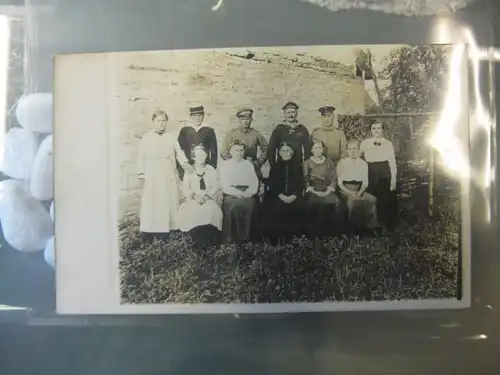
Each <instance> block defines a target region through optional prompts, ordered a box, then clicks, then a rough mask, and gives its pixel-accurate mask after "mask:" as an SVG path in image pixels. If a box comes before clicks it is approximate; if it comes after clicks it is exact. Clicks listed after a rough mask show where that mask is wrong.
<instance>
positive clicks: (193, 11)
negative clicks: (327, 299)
mask: <svg viewBox="0 0 500 375" xmlns="http://www.w3.org/2000/svg"><path fill="white" fill-rule="evenodd" d="M311 3H314V1H310V2H301V1H298V0H297V1H295V0H293V1H292V0H279V1H274V2H272V3H269V2H267V1H265V0H255V1H247V2H243V1H231V0H225V1H222V0H221V1H220V2H219V3H218V4H214V1H208V0H203V1H186V0H184V1H170V2H150V3H148V4H142V3H134V2H133V1H126V2H118V1H115V0H112V1H107V2H97V1H90V2H80V3H77V2H70V1H53V2H51V1H34V0H32V1H27V2H26V3H25V4H24V5H17V6H6V7H1V6H0V28H1V31H0V38H3V39H2V40H1V41H0V49H1V50H0V54H1V56H0V58H2V59H3V60H2V61H3V62H5V64H1V66H2V67H3V68H2V71H0V86H1V90H3V91H2V92H1V93H0V101H3V102H4V103H6V104H5V109H6V110H5V113H2V114H1V117H2V118H3V119H4V120H5V121H4V123H5V126H4V129H3V132H4V133H3V135H2V138H1V142H2V143H1V144H0V147H1V148H2V150H1V151H2V153H3V158H2V173H3V175H2V182H1V187H0V215H1V217H0V219H1V221H2V228H3V237H4V240H3V244H2V245H3V246H2V247H1V248H0V321H2V322H4V321H5V322H8V323H11V324H14V323H19V322H21V323H23V324H26V325H48V326H50V325H64V326H66V325H68V326H72V325H77V326H80V325H83V326H87V325H92V326H93V325H97V326H100V325H120V326H122V325H124V326H161V327H162V328H163V331H162V332H164V333H165V334H164V335H163V336H165V337H161V338H160V337H155V338H152V340H156V341H157V342H158V346H160V347H161V346H163V347H166V346H168V345H169V343H170V342H175V341H177V340H178V338H179V337H187V338H188V341H189V342H192V343H196V342H198V341H201V340H203V341H205V340H207V341H210V342H211V344H210V345H207V346H206V347H204V348H197V350H198V353H197V354H198V355H199V356H200V357H199V358H200V362H203V363H208V361H210V358H211V356H212V355H214V354H215V353H216V352H217V355H221V356H223V357H224V358H226V359H229V362H231V363H233V362H234V361H238V363H245V365H248V366H249V367H252V366H255V367H256V368H260V369H261V370H264V371H268V370H269V371H271V370H272V371H283V370H291V369H293V368H295V369H299V368H300V369H304V370H306V368H307V370H309V371H310V370H313V371H325V370H324V369H325V368H336V369H342V370H343V371H347V372H355V373H358V372H359V373H374V372H375V373H379V372H380V373H390V372H397V373H422V372H424V371H431V370H435V369H436V368H440V369H441V371H442V372H444V373H478V374H479V373H494V372H493V370H494V368H495V366H497V367H496V368H498V356H497V355H496V354H495V352H494V351H495V349H494V346H495V343H497V344H498V342H496V341H495V340H496V338H495V330H496V329H497V328H498V327H497V325H498V323H497V320H498V309H499V308H500V299H499V296H500V293H499V292H500V290H499V288H500V278H499V276H498V275H499V273H498V272H497V268H498V267H497V265H498V264H499V263H498V262H499V261H500V255H499V254H500V253H499V252H498V240H499V239H500V238H499V235H498V233H499V229H500V227H499V220H498V208H499V207H498V205H499V202H498V198H497V197H498V194H499V193H500V191H499V190H498V183H497V181H498V168H497V154H498V149H497V140H498V134H497V132H496V105H497V102H498V99H497V96H496V85H497V79H496V70H497V65H498V63H499V62H500V50H497V49H495V47H494V38H493V36H494V30H495V29H496V28H497V26H498V25H497V24H496V23H495V20H494V15H495V14H497V12H498V4H496V3H494V2H490V1H484V0H476V1H475V2H471V3H472V4H469V5H468V6H466V7H465V8H463V9H460V10H457V11H451V6H444V7H443V8H442V9H447V12H438V14H434V15H433V16H429V15H425V16H423V15H413V16H408V15H405V16H401V15H398V14H388V13H386V12H383V11H380V10H377V9H375V8H376V6H375V5H373V6H372V5H370V7H371V8H372V9H371V10H370V9H349V10H338V11H336V10H335V7H334V6H330V7H320V6H317V5H315V4H311ZM324 3H328V2H322V4H324ZM332 3H333V2H332ZM373 3H375V2H373ZM441 3H444V1H441ZM450 3H453V1H450ZM465 3H466V2H464V4H465ZM370 7H368V8H370ZM382 8H383V10H385V11H387V9H386V8H384V7H382ZM400 11H401V10H399V12H400ZM435 11H436V10H435V9H433V12H435ZM389 13H390V12H389ZM417 13H418V12H417ZM5 35H8V38H5ZM435 43H439V44H443V43H451V44H455V45H460V44H463V45H464V46H466V47H467V51H468V56H469V65H470V69H469V74H470V82H469V90H468V91H469V96H470V109H469V110H470V115H471V116H470V117H471V121H470V139H469V143H470V165H468V166H466V167H467V168H468V169H469V170H470V175H469V178H470V189H471V198H470V202H471V204H470V207H471V208H470V213H471V237H472V238H471V254H470V256H471V273H470V275H471V307H470V308H468V309H463V310H439V311H438V310H434V311H386V312H357V313H352V312H342V313H340V312H336V313H318V314H302V315H279V314H277V315H276V314H265V315H238V314H229V315H220V316H216V317H214V316H200V315H190V316H182V317H180V316H153V315H148V316H144V315H128V316H113V315H107V316H98V315H84V316H68V315H64V316H61V315H58V314H56V313H55V302H56V290H55V275H54V263H55V261H54V255H53V246H54V239H53V236H54V225H53V219H54V206H53V203H52V202H53V181H52V178H47V176H52V174H53V163H52V158H53V156H52V155H53V151H52V135H51V133H52V118H53V116H52V108H53V99H52V92H53V89H54V84H53V57H54V55H59V54H77V53H96V52H118V51H151V50H169V49H197V48H226V47H231V48H232V47H248V46H262V47H264V46H287V45H295V46H296V45H299V46H306V45H345V44H353V45H371V44H406V45H419V44H421V45H424V44H435ZM5 87H6V89H5ZM452 107H453V105H452ZM451 110H452V111H453V109H451ZM451 151H454V152H456V151H457V150H451ZM54 156H55V158H56V159H57V158H58V157H64V156H59V155H57V150H54ZM459 156H460V155H459ZM7 180H12V181H7ZM6 181H7V182H6ZM56 211H57V210H56ZM55 216H56V217H57V212H56V215H55ZM89 235H91V234H89ZM58 251H59V250H58ZM61 251H63V250H61ZM88 273H89V277H92V276H91V275H92V270H88ZM144 332H146V331H144ZM109 334H110V335H114V334H118V333H109ZM144 335H146V334H145V333H144ZM144 340H148V339H147V338H144ZM170 340H171V341H170ZM245 340H250V341H245ZM249 342H251V343H258V344H257V345H256V346H254V345H253V344H252V345H250V344H248V343H249ZM238 344H241V345H238ZM155 345H156V344H155ZM257 346H259V348H257ZM262 348H266V349H265V352H264V351H263V350H262ZM182 350H185V351H183V352H182V353H180V354H179V358H184V357H185V358H189V357H190V356H192V355H193V354H192V352H191V350H192V348H190V347H189V345H187V344H186V346H185V347H183V349H182ZM203 351H204V352H206V354H205V353H202V352H203ZM243 351H244V352H245V353H243ZM242 353H243V354H242ZM285 355H286V358H287V359H286V360H285ZM395 357H396V358H397V359H395ZM159 358H160V357H159ZM290 358H291V359H290ZM313 359H314V360H313ZM192 362H195V361H192ZM123 363H127V360H126V359H124V362H123ZM183 363H184V362H183ZM234 363H236V362H234ZM184 364H185V365H186V366H185V367H184V369H185V368H187V367H189V365H187V364H186V363H184ZM189 368H191V367H189ZM193 369H194V368H193Z"/></svg>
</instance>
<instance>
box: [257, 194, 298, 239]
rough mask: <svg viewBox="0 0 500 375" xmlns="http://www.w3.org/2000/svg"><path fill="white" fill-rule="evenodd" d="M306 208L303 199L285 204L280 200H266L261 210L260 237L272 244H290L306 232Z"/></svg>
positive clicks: (259, 220) (259, 219) (259, 216)
mask: <svg viewBox="0 0 500 375" xmlns="http://www.w3.org/2000/svg"><path fill="white" fill-rule="evenodd" d="M304 214H305V207H304V202H303V200H302V199H301V198H298V199H297V200H295V201H294V202H293V203H285V202H283V201H282V200H281V199H279V198H266V199H265V200H264V202H263V203H262V205H261V206H260V208H259V215H258V227H259V235H260V238H261V239H263V240H268V241H270V242H271V243H272V244H277V243H279V242H283V243H286V242H290V241H291V240H293V238H294V237H295V236H302V235H304V234H306V232H305V223H306V220H305V216H304Z"/></svg>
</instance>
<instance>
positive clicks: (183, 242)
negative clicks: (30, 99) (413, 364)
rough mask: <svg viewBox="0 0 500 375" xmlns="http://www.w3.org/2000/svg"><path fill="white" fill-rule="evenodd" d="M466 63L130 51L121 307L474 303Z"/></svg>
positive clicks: (125, 71) (355, 49) (120, 82)
mask: <svg viewBox="0 0 500 375" xmlns="http://www.w3.org/2000/svg"><path fill="white" fill-rule="evenodd" d="M453 50H454V46H451V45H427V46H408V45H371V46H310V47H275V48H273V47H266V48H247V49H243V48H242V49H218V50H186V51H161V52H134V53H124V54H117V55H115V56H114V58H113V67H114V69H116V71H117V72H118V73H116V80H115V83H114V90H115V91H114V92H115V96H116V100H117V101H116V103H117V104H116V110H117V113H118V114H117V115H116V119H117V120H116V121H115V122H114V123H113V124H111V125H110V126H112V127H113V133H112V134H113V137H111V141H112V142H113V147H112V150H113V151H112V158H113V160H114V162H113V164H112V168H114V170H115V173H116V175H117V176H119V179H118V180H117V181H119V182H117V183H116V184H115V188H114V189H115V190H113V194H112V196H113V197H116V199H117V200H118V203H117V207H118V212H117V215H116V216H117V222H116V223H115V225H116V226H117V228H118V230H117V233H118V236H119V238H118V244H119V265H116V267H117V269H118V267H119V277H120V299H121V303H122V304H134V305H140V304H154V305H157V304H239V305H241V304H269V303H317V302H322V303H325V302H328V303H332V306H334V305H335V303H339V302H343V303H345V302H348V303H360V302H371V301H387V302H392V301H424V300H435V301H438V302H439V301H444V300H461V299H462V298H463V285H462V282H463V267H464V266H463V257H464V251H468V249H466V250H464V246H463V245H462V243H463V242H462V241H463V235H462V234H463V219H464V218H463V210H462V205H463V181H462V179H461V178H460V177H457V175H456V173H453V172H450V168H449V166H448V165H447V162H446V160H445V159H446V157H445V156H446V155H443V153H442V152H439V150H438V149H436V146H435V144H433V143H432V142H431V141H430V140H431V138H432V137H433V136H434V135H435V133H436V130H437V127H438V126H439V125H440V121H442V119H441V117H440V116H441V112H442V108H443V107H444V105H445V100H446V94H447V90H448V88H449V81H450V74H451V73H450V69H451V61H452V52H453ZM457 105H460V104H459V103H457ZM466 120H467V119H466ZM462 122H463V123H461V125H460V126H463V127H464V128H467V126H468V124H467V123H466V121H462ZM332 309H334V308H332Z"/></svg>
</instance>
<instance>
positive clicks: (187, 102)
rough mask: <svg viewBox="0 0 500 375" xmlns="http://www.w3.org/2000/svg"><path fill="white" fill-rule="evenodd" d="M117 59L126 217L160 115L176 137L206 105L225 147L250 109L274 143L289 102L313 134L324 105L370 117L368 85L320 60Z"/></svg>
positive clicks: (260, 56) (227, 55)
mask: <svg viewBox="0 0 500 375" xmlns="http://www.w3.org/2000/svg"><path fill="white" fill-rule="evenodd" d="M116 56H117V57H116V61H117V63H118V66H119V67H120V69H119V70H118V71H119V80H118V83H119V84H118V85H117V99H118V106H119V112H120V114H119V118H118V121H117V122H118V124H116V125H117V128H116V130H117V131H116V132H115V134H116V137H115V139H116V141H115V142H116V143H115V147H116V150H117V152H118V154H117V156H118V157H119V162H120V163H119V164H120V175H121V179H120V186H121V189H120V193H119V194H120V196H119V199H120V215H123V214H125V213H129V212H133V211H136V210H137V209H138V205H139V194H138V192H137V174H136V164H135V160H136V153H137V144H138V140H139V138H140V137H141V136H142V135H143V134H144V132H146V131H147V130H148V129H149V127H150V125H151V115H152V113H153V112H154V111H155V110H156V109H163V110H165V111H167V112H168V114H169V116H170V121H169V123H168V128H167V131H168V132H172V133H174V134H177V133H178V131H179V129H180V128H181V127H182V126H184V125H185V124H186V122H187V120H188V117H189V107H190V106H196V105H201V104H202V105H204V107H205V111H206V117H205V121H206V123H207V124H209V125H211V126H212V127H214V128H215V131H216V133H217V137H218V139H219V142H221V140H222V139H223V137H224V136H225V134H226V133H227V131H228V130H229V129H231V128H233V127H235V126H237V119H236V116H235V111H236V109H238V108H239V107H252V108H253V109H254V111H255V113H254V122H253V126H254V127H255V128H256V129H258V130H260V131H261V132H262V133H263V134H264V136H266V137H269V136H270V134H271V131H272V130H273V128H274V125H275V124H276V123H277V122H279V121H280V120H281V118H282V114H283V113H282V111H281V107H282V106H283V105H284V104H285V103H286V102H287V101H295V102H296V103H297V104H298V105H299V106H300V107H301V108H300V111H299V119H300V121H301V122H302V123H303V124H304V125H306V126H307V127H308V128H309V129H310V130H313V129H314V128H315V127H317V126H319V125H320V124H321V118H320V115H319V112H318V107H320V106H323V105H329V104H332V105H335V106H336V107H337V111H338V113H339V114H357V113H363V112H364V110H365V104H366V101H367V94H366V91H365V89H364V83H363V80H362V79H360V78H354V77H353V71H352V68H351V67H348V66H345V65H341V64H338V63H335V62H331V61H327V60H324V59H321V58H315V57H308V56H304V55H297V54H295V55H291V56H287V55H286V54H283V53H280V54H275V53H257V52H248V51H237V52H226V51H222V52H221V51H218V52H216V51H184V52H178V51H177V52H175V51H174V52H158V53H151V52H149V53H134V54H123V55H116Z"/></svg>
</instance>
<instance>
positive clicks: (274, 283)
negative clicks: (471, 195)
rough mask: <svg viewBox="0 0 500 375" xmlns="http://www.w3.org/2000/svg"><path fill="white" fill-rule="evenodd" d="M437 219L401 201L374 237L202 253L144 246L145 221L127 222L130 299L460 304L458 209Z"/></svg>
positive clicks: (183, 240)
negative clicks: (394, 217) (396, 219)
mask: <svg viewBox="0 0 500 375" xmlns="http://www.w3.org/2000/svg"><path fill="white" fill-rule="evenodd" d="M446 203H447V204H446V205H445V206H440V207H437V210H436V211H437V212H439V215H438V217H435V218H429V217H428V216H427V215H426V214H425V213H423V210H416V209H415V208H414V207H411V208H408V207H405V206H404V205H402V207H401V208H400V218H401V220H400V223H399V224H398V226H397V227H396V228H394V229H393V230H392V231H391V232H389V233H386V234H384V235H378V236H375V237H359V236H353V237H351V238H350V239H349V240H346V239H338V238H330V239H325V240H321V241H319V242H318V243H316V244H313V241H311V240H309V239H307V238H305V237H304V238H296V239H295V240H294V242H293V243H291V244H288V245H282V246H271V245H269V244H266V243H257V244H251V243H249V244H246V245H240V246H236V245H229V246H221V247H218V248H215V247H212V248H205V249H199V248H196V247H194V246H193V240H192V239H191V238H190V236H189V235H187V234H183V233H171V234H170V237H169V240H168V241H155V242H153V243H149V244H145V243H142V242H141V239H140V236H139V230H138V229H139V222H138V218H137V216H128V217H126V218H125V219H124V220H123V222H122V223H121V224H120V243H121V250H120V252H121V253H120V256H121V257H120V259H121V260H120V272H121V289H122V292H121V297H122V302H123V303H133V304H139V303H168V302H176V303H216V302H218V303H230V302H233V303H268V302H319V301H370V300H398V299H399V300H401V299H438V298H439V299H441V298H457V297H458V294H457V291H458V279H459V276H458V275H459V272H458V269H459V248H460V247H459V242H460V234H459V233H460V225H461V221H460V204H459V200H458V199H456V198H455V199H452V200H450V199H447V202H446Z"/></svg>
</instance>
